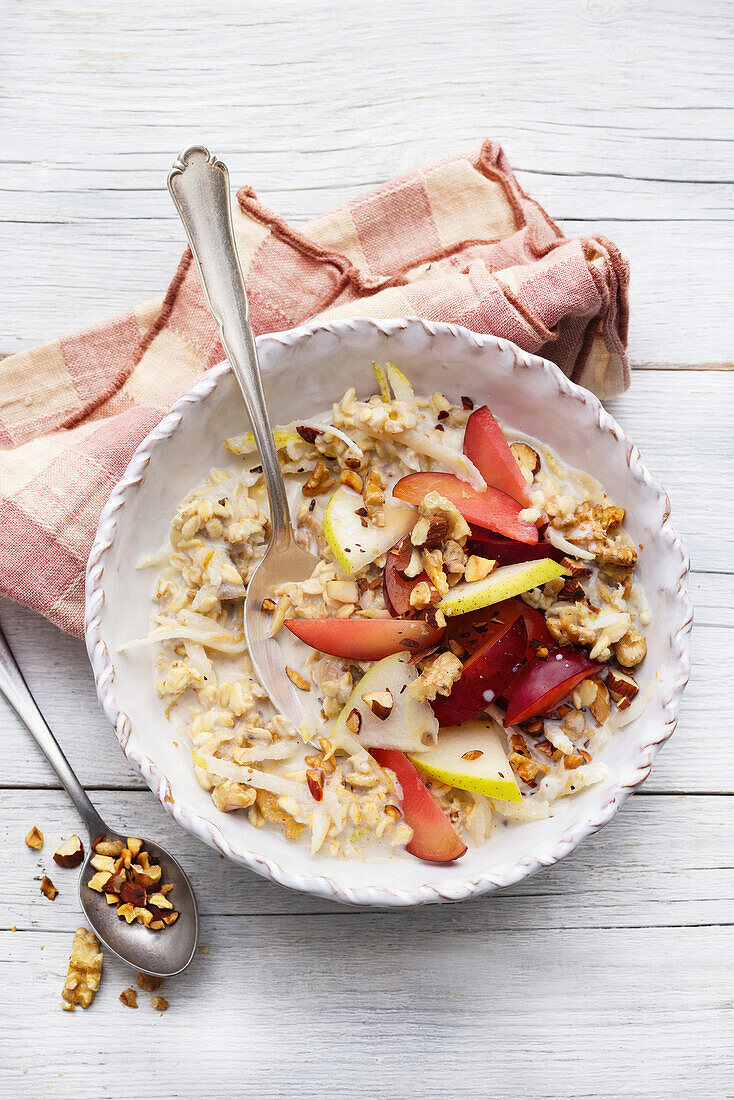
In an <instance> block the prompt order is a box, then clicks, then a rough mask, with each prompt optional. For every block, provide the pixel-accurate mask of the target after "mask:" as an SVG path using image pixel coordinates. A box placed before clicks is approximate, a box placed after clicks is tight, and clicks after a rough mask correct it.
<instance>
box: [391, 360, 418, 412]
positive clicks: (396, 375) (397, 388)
mask: <svg viewBox="0 0 734 1100" xmlns="http://www.w3.org/2000/svg"><path fill="white" fill-rule="evenodd" d="M387 377H388V379H389V381H390V385H391V386H392V392H393V393H394V394H395V397H396V398H397V400H398V401H403V402H405V404H406V405H408V406H409V407H410V408H411V409H413V410H415V411H416V412H417V411H418V404H417V402H416V399H415V391H414V390H413V387H412V386H411V384H410V382H409V381H408V379H407V378H406V377H405V375H404V374H403V372H402V371H401V370H399V369H398V368H397V367H396V366H395V364H394V363H388V364H387Z"/></svg>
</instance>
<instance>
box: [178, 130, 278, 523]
mask: <svg viewBox="0 0 734 1100" xmlns="http://www.w3.org/2000/svg"><path fill="white" fill-rule="evenodd" d="M168 190H169V191H170V192H171V195H172V197H173V201H174V203H175V204H176V209H177V210H178V213H179V216H180V218H181V221H182V222H183V224H184V228H185V230H186V235H187V236H188V238H189V244H190V245H191V251H192V253H193V255H194V259H195V260H196V266H197V268H198V269H199V275H200V277H201V283H202V286H203V288H204V294H205V296H206V300H207V302H208V303H209V308H210V310H211V311H212V314H213V315H214V319H215V321H216V322H217V325H218V326H219V333H220V336H221V340H222V345H223V347H224V350H225V352H226V354H227V359H228V360H229V363H230V366H231V367H232V370H233V371H234V374H235V377H236V379H237V381H238V382H239V386H240V389H241V390H242V396H243V397H244V399H245V406H246V407H247V412H248V415H249V417H250V423H251V424H252V430H253V433H254V436H255V441H256V443H257V449H258V451H259V452H260V459H261V461H262V466H263V474H264V477H265V484H266V486H267V490H268V497H269V499H270V516H271V523H272V538H271V544H272V543H287V542H289V541H290V540H291V537H292V532H291V519H290V512H289V510H288V498H287V496H286V491H285V484H284V482H283V474H282V472H281V469H280V463H279V461H278V452H277V450H276V447H275V442H274V440H273V430H272V427H271V425H270V417H269V416H268V410H267V407H266V405H265V394H264V392H263V386H262V379H261V377H260V366H259V364H258V361H257V349H256V346H255V335H254V333H253V331H252V327H251V325H250V322H249V308H248V304H247V292H246V290H245V283H244V279H243V277H242V268H241V267H240V261H239V257H238V255H237V247H236V245H235V241H234V232H233V229H232V214H231V210H230V205H229V172H228V171H227V166H226V164H223V163H222V161H220V160H217V158H216V157H215V156H213V155H212V154H211V153H210V152H209V150H208V149H205V148H204V147H203V146H202V145H192V146H191V147H190V148H188V149H185V150H184V151H183V152H182V153H181V155H180V156H179V158H178V160H177V161H176V163H175V164H174V166H173V168H172V169H171V171H170V173H169V176H168Z"/></svg>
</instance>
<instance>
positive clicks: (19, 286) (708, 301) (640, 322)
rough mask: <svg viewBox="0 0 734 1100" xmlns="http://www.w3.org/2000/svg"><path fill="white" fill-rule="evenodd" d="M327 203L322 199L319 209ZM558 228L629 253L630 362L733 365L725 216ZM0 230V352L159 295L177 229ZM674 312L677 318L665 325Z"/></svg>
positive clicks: (103, 221)
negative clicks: (1, 303) (2, 288)
mask: <svg viewBox="0 0 734 1100" xmlns="http://www.w3.org/2000/svg"><path fill="white" fill-rule="evenodd" d="M162 179H163V177H162V176H161V180H162ZM594 186H595V184H594V181H590V187H591V188H592V189H593V187H594ZM266 197H267V196H266ZM88 205H90V206H91V204H88ZM329 205H330V204H329V203H324V204H323V209H326V208H327V207H328V206H329ZM92 209H93V207H92ZM563 224H564V229H565V231H566V232H567V233H568V234H569V235H570V236H579V235H580V236H589V235H593V234H597V233H602V234H605V235H606V236H609V237H610V238H611V239H612V240H614V241H615V242H616V243H617V244H618V245H619V246H620V247H621V248H623V249H624V250H625V251H626V252H627V254H628V256H629V259H630V265H631V271H632V285H631V290H630V311H631V323H630V340H629V354H630V358H631V360H632V363H633V364H635V363H637V362H641V363H646V364H648V363H652V364H655V363H659V364H666V365H668V366H671V367H675V366H686V365H688V366H690V365H696V364H698V363H716V364H726V363H729V362H731V359H732V353H731V325H730V320H729V305H730V303H729V296H728V295H729V291H728V283H727V281H726V279H725V278H723V274H724V272H725V271H726V270H727V266H728V263H729V258H730V256H731V254H732V250H733V249H734V223H733V222H725V223H719V222H715V221H686V222H683V221H676V222H675V224H673V225H671V224H668V223H667V222H656V221H625V220H618V221H605V220H604V219H600V220H597V221H591V220H589V221H583V222H582V221H578V220H574V221H566V222H564V223H563ZM3 235H4V239H5V242H6V247H7V248H8V254H9V255H13V256H15V257H18V261H17V264H16V265H15V267H14V270H13V278H12V281H11V280H10V278H9V275H8V274H7V273H6V275H5V276H4V281H6V282H7V283H8V293H9V294H10V296H11V297H10V301H9V304H8V308H7V309H6V310H5V311H3V315H2V318H0V350H1V351H2V352H3V353H5V354H10V353H12V352H14V351H19V350H21V349H22V348H25V347H31V346H33V345H34V344H36V343H39V342H41V341H44V340H50V339H53V338H54V337H56V336H59V335H65V334H66V333H68V332H70V331H73V330H74V329H76V328H81V327H83V326H85V325H88V324H93V323H96V322H97V321H102V320H104V319H105V318H106V317H109V316H111V315H113V314H115V313H118V312H120V311H121V310H123V309H125V308H128V307H130V306H133V305H135V304H136V303H137V302H140V301H144V300H146V299H148V298H153V297H156V296H157V295H159V294H162V293H163V291H164V290H165V288H166V286H167V284H168V282H169V280H170V279H171V278H172V277H173V273H174V272H175V270H176V265H177V263H178V260H179V258H180V254H181V251H182V246H183V236H182V230H181V227H180V225H179V224H178V222H175V221H173V220H171V218H170V216H169V215H168V213H166V214H165V216H161V217H160V218H151V219H150V220H147V219H143V220H137V219H134V218H130V219H125V220H120V219H117V218H110V217H108V216H95V215H94V214H93V213H88V214H87V215H86V216H85V217H83V218H80V219H79V220H71V221H62V222H60V223H40V222H35V223H22V224H12V223H7V224H5V226H4V227H3ZM142 255H144V256H145V263H144V264H141V262H140V258H141V256H142ZM41 270H42V271H43V288H42V291H41V296H42V300H43V310H42V311H41V312H40V313H39V309H38V299H39V277H38V273H39V271H41ZM719 273H720V274H719ZM671 279H672V280H673V282H672V283H671ZM671 286H674V288H675V289H674V290H671ZM672 310H673V311H678V312H679V315H680V317H681V318H685V323H683V324H673V323H671V318H672V316H673V315H674V314H673V313H672V312H671V311H672Z"/></svg>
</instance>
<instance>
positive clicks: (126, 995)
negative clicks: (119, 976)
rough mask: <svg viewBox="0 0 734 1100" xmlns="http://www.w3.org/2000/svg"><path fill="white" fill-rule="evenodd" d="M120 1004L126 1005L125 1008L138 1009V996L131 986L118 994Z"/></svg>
mask: <svg viewBox="0 0 734 1100" xmlns="http://www.w3.org/2000/svg"><path fill="white" fill-rule="evenodd" d="M120 1004H123V1005H126V1007H127V1008H137V1007H138V995H137V993H136V992H135V990H134V989H133V987H132V986H131V985H130V986H128V987H127V989H123V991H122V993H121V994H120Z"/></svg>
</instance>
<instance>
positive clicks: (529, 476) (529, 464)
mask: <svg viewBox="0 0 734 1100" xmlns="http://www.w3.org/2000/svg"><path fill="white" fill-rule="evenodd" d="M510 450H511V451H512V453H513V455H514V457H515V461H516V462H517V464H518V466H519V467H520V469H521V470H522V474H523V477H524V478H525V480H526V481H527V482H528V484H530V482H531V481H532V480H533V477H534V476H535V474H537V472H538V470H539V469H540V456H539V455H538V453H537V452H536V451H534V450H533V448H532V447H529V446H528V445H527V443H511V444H510Z"/></svg>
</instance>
